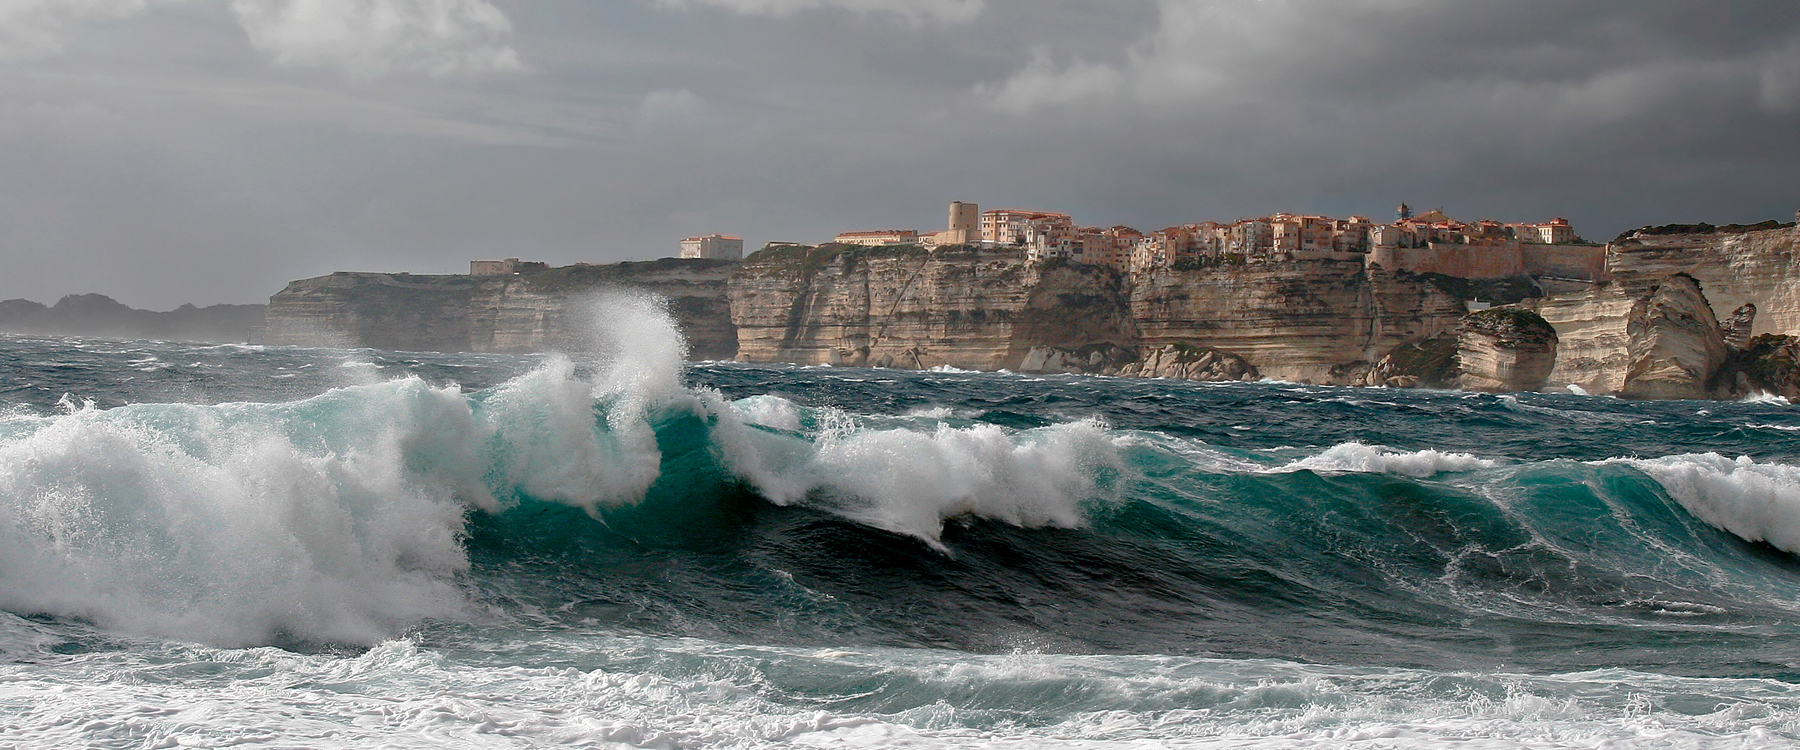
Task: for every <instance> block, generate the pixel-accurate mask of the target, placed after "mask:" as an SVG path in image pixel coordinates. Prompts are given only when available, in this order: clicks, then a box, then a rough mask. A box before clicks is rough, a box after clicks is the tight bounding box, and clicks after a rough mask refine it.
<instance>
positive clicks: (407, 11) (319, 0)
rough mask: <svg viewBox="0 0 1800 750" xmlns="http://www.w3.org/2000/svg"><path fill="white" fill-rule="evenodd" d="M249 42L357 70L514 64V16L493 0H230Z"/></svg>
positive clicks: (479, 69) (315, 63)
mask: <svg viewBox="0 0 1800 750" xmlns="http://www.w3.org/2000/svg"><path fill="white" fill-rule="evenodd" d="M231 9H232V11H233V12H234V13H236V14H237V17H238V20H239V22H241V23H242V24H243V26H244V30H245V31H247V32H248V33H249V35H250V43H251V44H252V45H254V46H255V47H256V48H257V49H259V50H262V51H263V52H264V53H266V54H268V55H269V57H270V58H271V59H273V60H274V61H275V62H276V63H277V64H280V65H288V66H293V67H316V68H335V69H339V70H342V71H344V72H345V73H348V74H350V75H353V76H361V77H374V76H383V75H388V74H391V73H396V72H401V73H426V74H430V75H440V76H442V75H452V74H457V73H488V72H496V71H516V70H520V69H522V68H523V67H524V66H523V64H521V63H520V61H519V55H518V53H517V52H516V51H514V50H513V49H512V48H511V47H509V46H507V45H506V44H504V43H503V42H501V41H500V40H501V39H502V38H504V37H505V36H506V35H507V34H509V33H510V32H511V31H512V24H511V22H510V21H509V20H508V19H507V17H506V15H505V14H503V13H501V12H500V9H499V8H496V7H494V6H493V5H492V4H490V3H488V2H487V0H232V3H231Z"/></svg>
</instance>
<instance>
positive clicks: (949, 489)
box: [0, 296, 1800, 748]
mask: <svg viewBox="0 0 1800 750" xmlns="http://www.w3.org/2000/svg"><path fill="white" fill-rule="evenodd" d="M596 318H597V320H598V321H599V322H598V323H597V324H596V330H595V337H596V348H597V349H598V350H599V351H601V352H602V353H601V354H599V355H591V356H581V357H574V358H570V357H563V356H558V355H544V356H525V355H495V354H417V353H398V352H384V351H372V350H357V351H344V350H327V349H297V348H259V347H243V346H193V345H183V344H169V343H156V342H146V341H114V340H77V339H52V338H27V337H4V338H0V609H3V610H4V612H0V654H3V658H0V715H3V716H4V717H5V718H4V720H0V745H5V746H21V747H102V748H143V747H176V746H192V747H218V746H226V745H231V746H249V747H307V748H366V747H378V746H379V747H397V748H407V747H471V748H526V747H595V748H628V747H646V748H699V747H708V748H714V747H717V748H758V747H771V746H777V745H783V746H801V747H813V746H817V747H918V748H934V747H986V748H1100V747H1120V748H1200V747H1231V748H1244V747H1295V746H1335V747H1457V748H1486V747H1531V748H1548V747H1608V748H1630V747H1783V746H1800V689H1796V683H1800V559H1797V558H1796V557H1795V556H1794V552H1796V551H1800V410H1796V409H1795V408H1794V407H1792V406H1790V405H1788V404H1787V403H1785V402H1782V401H1780V400H1778V399H1766V398H1765V399H1752V400H1748V401H1743V402H1725V403H1714V402H1683V401H1672V402H1651V403H1633V402H1625V401H1619V400H1615V399H1608V398H1592V397H1585V396H1578V395H1544V394H1519V395H1509V396H1488V395H1479V394H1472V393H1452V392H1433V391H1404V390H1382V389H1346V388H1329V387H1318V386H1307V385H1296V384H1288V383H1279V382H1262V383H1224V384H1209V383H1193V382H1170V381H1157V380H1119V379H1106V378H1088V377H1074V376H1066V377H1065V376H1048V377H1036V376H1031V377H1028V376H1021V375H1014V374H1008V373H968V372H956V371H949V372H910V371H896V370H871V369H843V368H840V369H833V368H813V367H793V366H775V365H745V364H733V363H699V364H693V365H684V363H683V361H682V355H683V353H684V345H683V342H682V341H681V338H680V334H679V333H678V332H676V330H675V328H674V326H673V324H672V323H671V321H670V320H669V317H668V315H667V314H666V312H665V311H664V310H663V309H662V308H661V307H660V306H659V305H658V304H657V303H656V302H655V300H652V299H647V298H641V297H631V296H615V297H613V298H610V299H608V300H605V301H602V302H600V303H599V304H598V308H597V315H596Z"/></svg>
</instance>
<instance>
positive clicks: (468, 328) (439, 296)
mask: <svg viewBox="0 0 1800 750" xmlns="http://www.w3.org/2000/svg"><path fill="white" fill-rule="evenodd" d="M734 266H735V264H734V263H732V262H729V261H713V260H681V259H675V258H668V259H664V260H658V261H645V262H639V263H618V264H612V265H603V266H596V265H575V266H567V267H563V268H556V269H551V270H549V271H544V272H540V273H534V274H519V275H507V276H415V275H411V274H383V273H334V274H331V275H329V276H320V277H317V278H312V279H303V280H300V281H295V282H293V283H291V284H288V286H287V288H286V289H283V290H281V291H280V292H279V293H277V294H275V296H273V297H271V298H269V306H268V314H267V319H268V323H267V328H266V330H265V332H264V334H263V341H265V342H266V343H269V344H275V345H294V346H336V347H372V348H378V349H395V350H412V351H541V350H546V349H560V350H565V351H580V350H583V349H587V348H590V347H591V346H592V345H593V340H592V338H591V337H590V336H589V334H588V333H587V331H586V328H587V327H588V326H589V325H590V324H591V322H592V320H593V318H592V313H591V312H590V310H591V307H590V304H589V302H588V300H589V299H590V298H591V297H593V296H594V295H595V294H598V293H600V292H602V291H604V290H606V289H609V288H622V289H642V290H648V291H652V292H655V293H657V294H660V295H662V296H664V297H666V298H667V299H668V300H669V307H670V312H672V313H673V314H674V317H675V319H676V321H677V322H678V323H680V325H681V327H682V330H683V332H684V333H685V334H686V335H687V338H688V345H689V347H690V349H691V351H692V354H693V356H695V357H696V358H701V359H730V358H732V357H734V356H736V354H737V331H736V329H735V328H733V327H732V325H731V318H730V311H729V307H728V303H727V302H726V299H725V281H726V279H727V278H728V277H729V276H730V274H731V271H732V269H733V267H734Z"/></svg>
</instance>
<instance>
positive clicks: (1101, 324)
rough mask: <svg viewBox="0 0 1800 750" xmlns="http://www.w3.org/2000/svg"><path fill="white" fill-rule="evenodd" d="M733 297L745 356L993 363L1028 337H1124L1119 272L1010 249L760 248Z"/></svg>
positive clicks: (1042, 341) (1057, 340)
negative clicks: (1030, 260)
mask: <svg viewBox="0 0 1800 750" xmlns="http://www.w3.org/2000/svg"><path fill="white" fill-rule="evenodd" d="M730 299H731V315H732V322H733V323H734V324H735V325H736V326H737V329H738V357H739V358H740V359H744V360H747V361H752V362H795V363H800V364H834V365H853V366H860V365H873V366H878V367H887V366H892V367H908V368H919V369H923V368H929V367H936V366H939V365H949V366H953V367H960V368H969V369H983V370H993V369H999V368H1016V367H1018V366H1019V365H1020V363H1022V362H1023V361H1024V359H1025V357H1026V355H1027V354H1028V353H1029V352H1030V350H1031V349H1032V348H1033V347H1034V346H1040V345H1052V346H1054V345H1065V344H1066V345H1071V346H1079V345H1083V344H1090V343H1098V342H1119V341H1126V340H1129V339H1130V338H1131V333H1130V320H1129V315H1128V313H1127V310H1126V308H1125V306H1124V302H1123V300H1124V295H1123V291H1122V282H1121V280H1120V279H1119V277H1118V275H1117V274H1113V273H1111V272H1108V271H1104V270H1101V269H1095V268H1084V267H1075V266H1051V267H1048V268H1031V267H1027V265H1026V263H1025V258H1024V255H1023V253H1021V252H1019V251H1016V250H946V251H939V252H936V253H931V254H927V253H925V252H924V251H921V250H917V249H915V248H847V247H841V246H825V247H820V248H777V249H774V250H765V251H763V252H759V253H756V254H754V255H752V256H751V257H750V258H748V259H746V260H745V261H744V264H743V266H742V267H741V268H739V269H738V272H737V275H736V276H735V277H734V278H733V279H732V282H731V292H730Z"/></svg>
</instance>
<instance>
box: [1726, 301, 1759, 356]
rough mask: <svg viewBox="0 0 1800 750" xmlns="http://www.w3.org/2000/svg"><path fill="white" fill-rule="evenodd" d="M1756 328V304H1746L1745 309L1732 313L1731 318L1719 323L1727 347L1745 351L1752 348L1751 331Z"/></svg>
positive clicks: (1741, 308)
mask: <svg viewBox="0 0 1800 750" xmlns="http://www.w3.org/2000/svg"><path fill="white" fill-rule="evenodd" d="M1755 326H1756V303H1755V302H1745V303H1744V306H1743V307H1740V308H1738V309H1736V310H1733V311H1732V313H1731V317H1729V318H1726V319H1724V320H1721V321H1719V333H1720V334H1721V335H1723V336H1724V338H1725V346H1727V347H1729V348H1732V349H1743V348H1745V347H1748V346H1750V336H1751V333H1750V330H1751V329H1752V328H1754V327H1755Z"/></svg>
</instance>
